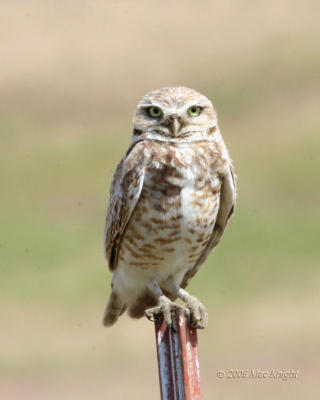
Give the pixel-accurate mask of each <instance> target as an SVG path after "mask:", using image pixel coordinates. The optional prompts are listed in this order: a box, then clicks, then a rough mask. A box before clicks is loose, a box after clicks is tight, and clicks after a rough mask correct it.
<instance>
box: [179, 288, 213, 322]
mask: <svg viewBox="0 0 320 400" xmlns="http://www.w3.org/2000/svg"><path fill="white" fill-rule="evenodd" d="M177 294H178V297H179V298H180V299H181V300H183V301H184V302H185V303H186V306H187V308H188V309H189V310H190V316H191V322H192V325H193V326H194V327H195V328H197V329H204V328H205V327H206V325H207V323H208V313H207V310H206V309H205V307H204V305H203V304H202V303H201V302H200V301H199V300H198V299H197V298H196V297H194V296H191V294H189V293H188V292H186V291H185V290H184V289H181V288H179V290H178V293H177Z"/></svg>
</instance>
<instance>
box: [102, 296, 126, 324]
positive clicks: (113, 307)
mask: <svg viewBox="0 0 320 400" xmlns="http://www.w3.org/2000/svg"><path fill="white" fill-rule="evenodd" d="M126 308H127V306H126V305H125V304H123V303H122V301H121V299H120V297H119V295H118V294H117V293H116V292H114V291H113V292H112V293H111V295H110V298H109V301H108V304H107V307H106V309H105V310H104V313H103V318H102V323H103V325H104V326H112V325H113V324H115V323H116V322H117V319H118V317H119V316H120V315H121V314H123V313H124V312H125V310H126Z"/></svg>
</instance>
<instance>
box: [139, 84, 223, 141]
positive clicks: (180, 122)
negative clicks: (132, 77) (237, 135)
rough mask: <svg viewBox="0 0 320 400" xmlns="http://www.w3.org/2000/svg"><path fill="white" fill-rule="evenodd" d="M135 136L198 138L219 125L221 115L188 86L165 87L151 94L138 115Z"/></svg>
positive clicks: (187, 139) (144, 100)
mask: <svg viewBox="0 0 320 400" xmlns="http://www.w3.org/2000/svg"><path fill="white" fill-rule="evenodd" d="M133 122H134V130H133V139H134V140H138V138H139V139H156V140H162V141H170V142H179V141H196V140H203V139H208V135H214V133H215V131H216V128H217V114H216V112H215V110H214V108H213V106H212V103H211V101H210V100H208V99H207V98H206V97H205V96H203V95H202V94H200V93H198V92H196V91H195V90H193V89H189V88H186V87H182V86H178V87H164V88H161V89H158V90H153V91H151V92H149V93H147V94H146V95H145V96H144V97H143V98H142V99H141V101H140V102H139V103H138V106H137V109H136V113H135V116H134V120H133Z"/></svg>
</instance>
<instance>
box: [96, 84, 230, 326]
mask: <svg viewBox="0 0 320 400" xmlns="http://www.w3.org/2000/svg"><path fill="white" fill-rule="evenodd" d="M235 197H236V190H235V181H234V174H233V166H232V161H231V159H230V157H229V154H228V151H227V149H226V146H225V144H224V142H223V140H222V137H221V134H220V132H219V128H218V125H217V115H216V112H215V110H214V108H213V106H212V104H211V102H210V101H209V100H208V99H207V98H206V97H205V96H203V95H201V94H200V93H198V92H196V91H195V90H192V89H188V88H185V87H165V88H162V89H159V90H155V91H152V92H150V93H148V94H147V95H145V96H144V97H143V98H142V100H141V101H140V102H139V104H138V106H137V109H136V113H135V117H134V129H133V135H132V143H131V145H130V147H129V149H128V151H127V152H126V154H125V156H124V157H123V159H122V160H121V162H120V164H119V165H118V167H117V170H116V172H115V174H114V177H113V181H112V184H111V191H110V199H109V206H108V210H107V218H106V228H105V249H106V257H107V260H108V263H109V267H110V270H111V271H112V272H113V278H112V293H111V296H110V299H109V302H108V304H107V307H106V310H105V313H104V316H103V324H104V325H105V326H110V325H112V324H114V323H115V322H116V320H117V318H118V316H119V315H121V314H122V313H123V312H124V311H125V310H126V309H128V313H129V315H130V316H131V317H134V318H139V317H142V316H143V315H144V314H145V315H146V316H147V317H148V318H149V319H151V320H153V319H154V316H155V315H156V314H159V313H163V315H164V318H165V320H166V322H167V324H168V325H171V323H172V320H171V310H172V308H174V307H178V306H177V305H176V304H175V303H174V301H175V300H176V299H177V298H180V299H182V300H183V301H184V302H185V304H186V308H187V309H188V310H189V313H190V320H191V323H192V324H193V325H194V326H195V327H197V328H204V327H205V325H206V323H207V319H208V315H207V312H206V310H205V308H204V306H203V305H202V304H201V303H200V301H199V300H197V299H196V298H195V297H193V296H191V295H190V294H188V293H187V292H186V291H185V290H184V288H185V287H186V286H187V284H188V282H189V281H190V279H191V278H192V277H193V276H194V274H195V273H196V272H197V271H198V269H199V268H200V266H201V265H202V264H203V263H204V261H205V260H206V258H207V257H208V255H209V253H210V252H211V250H212V249H213V248H214V247H215V246H216V245H217V244H218V242H219V240H220V238H221V236H222V234H223V232H224V230H225V227H226V225H227V223H228V220H229V218H230V217H231V215H232V213H233V210H234V205H235Z"/></svg>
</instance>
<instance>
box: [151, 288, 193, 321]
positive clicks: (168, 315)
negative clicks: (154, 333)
mask: <svg viewBox="0 0 320 400" xmlns="http://www.w3.org/2000/svg"><path fill="white" fill-rule="evenodd" d="M176 309H182V310H183V311H184V312H185V313H186V314H187V315H189V310H188V309H187V308H185V307H183V306H180V305H179V304H175V303H173V302H172V301H171V300H169V299H168V297H166V296H164V295H161V296H160V297H159V299H158V305H157V306H156V307H152V308H148V309H147V310H145V312H144V314H145V316H146V317H147V318H148V319H149V320H150V321H152V322H154V321H155V318H156V316H157V315H159V314H162V315H163V318H164V320H165V321H166V323H167V325H168V326H169V327H170V328H174V327H173V324H172V312H173V311H174V310H176Z"/></svg>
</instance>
